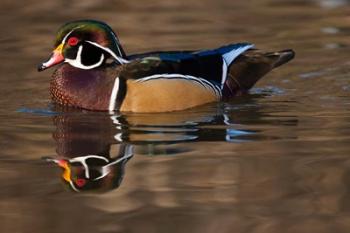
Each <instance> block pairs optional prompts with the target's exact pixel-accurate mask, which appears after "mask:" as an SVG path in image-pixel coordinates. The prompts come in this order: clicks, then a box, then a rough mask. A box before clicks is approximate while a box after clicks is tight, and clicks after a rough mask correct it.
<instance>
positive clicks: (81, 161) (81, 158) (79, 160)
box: [69, 155, 108, 179]
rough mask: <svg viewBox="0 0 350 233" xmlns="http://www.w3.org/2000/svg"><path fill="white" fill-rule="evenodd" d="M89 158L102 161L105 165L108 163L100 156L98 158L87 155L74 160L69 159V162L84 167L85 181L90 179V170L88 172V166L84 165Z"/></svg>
mask: <svg viewBox="0 0 350 233" xmlns="http://www.w3.org/2000/svg"><path fill="white" fill-rule="evenodd" d="M89 158H96V159H102V160H104V161H106V163H108V159H106V158H105V157H102V156H98V155H87V156H81V157H76V158H74V159H70V160H69V162H70V163H72V162H79V163H81V164H82V165H83V166H84V169H85V177H86V178H87V179H89V178H90V170H89V166H88V165H87V164H86V160H87V159H89Z"/></svg>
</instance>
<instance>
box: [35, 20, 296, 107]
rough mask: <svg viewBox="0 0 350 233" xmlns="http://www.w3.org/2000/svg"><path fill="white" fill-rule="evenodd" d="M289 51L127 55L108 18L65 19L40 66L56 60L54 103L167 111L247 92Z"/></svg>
mask: <svg viewBox="0 0 350 233" xmlns="http://www.w3.org/2000/svg"><path fill="white" fill-rule="evenodd" d="M293 57H294V52H293V50H289V49H288V50H282V51H278V52H263V51H261V50H258V49H255V48H254V45H253V44H250V43H238V44H229V45H226V46H223V47H220V48H217V49H212V50H200V51H169V52H149V53H144V54H135V55H130V56H127V55H126V53H125V52H124V50H123V48H122V46H121V44H120V42H119V39H118V37H117V35H116V34H115V33H114V32H113V30H112V29H111V28H110V27H109V26H108V25H107V24H105V23H103V22H99V21H95V20H79V21H73V22H69V23H67V24H65V25H63V26H62V27H61V28H60V29H59V30H58V33H57V36H56V40H55V43H54V50H53V53H52V55H51V57H50V58H49V59H48V60H47V61H46V62H44V63H42V64H41V65H39V67H38V70H39V71H42V70H45V69H47V68H49V67H52V66H54V65H58V64H60V65H59V66H58V68H57V69H56V70H55V72H54V74H53V76H52V81H51V87H50V92H51V97H52V100H53V102H55V103H58V104H61V105H68V106H73V107H78V108H83V109H88V110H95V111H112V112H113V111H126V112H168V111H176V110H184V109H187V108H192V107H195V106H198V105H202V104H206V103H210V102H215V101H220V100H228V99H230V98H232V97H234V96H237V95H240V94H242V93H246V92H247V91H248V90H249V89H250V88H251V87H252V86H253V85H254V84H255V83H256V82H257V81H258V80H259V79H260V78H261V77H262V76H264V75H265V74H266V73H268V72H269V71H270V70H272V69H274V68H276V67H278V66H280V65H282V64H284V63H286V62H288V61H289V60H291V59H292V58H293Z"/></svg>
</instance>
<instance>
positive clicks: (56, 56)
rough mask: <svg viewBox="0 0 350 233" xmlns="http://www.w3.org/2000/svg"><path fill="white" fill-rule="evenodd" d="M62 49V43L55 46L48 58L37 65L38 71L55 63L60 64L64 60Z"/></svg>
mask: <svg viewBox="0 0 350 233" xmlns="http://www.w3.org/2000/svg"><path fill="white" fill-rule="evenodd" d="M62 50H63V44H60V45H59V46H57V48H56V49H55V50H54V51H53V53H52V55H51V57H50V58H49V60H48V61H46V62H44V63H42V64H40V65H39V66H38V71H43V70H45V69H47V68H50V67H52V66H54V65H56V64H60V63H62V62H63V61H64V57H63V54H62Z"/></svg>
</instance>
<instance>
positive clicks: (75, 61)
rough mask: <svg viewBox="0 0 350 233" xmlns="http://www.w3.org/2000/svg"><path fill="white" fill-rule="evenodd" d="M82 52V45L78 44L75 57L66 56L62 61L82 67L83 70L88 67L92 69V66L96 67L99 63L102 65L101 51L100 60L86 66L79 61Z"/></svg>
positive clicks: (102, 56)
mask: <svg viewBox="0 0 350 233" xmlns="http://www.w3.org/2000/svg"><path fill="white" fill-rule="evenodd" d="M82 52H83V46H82V45H80V46H79V48H78V53H77V56H76V58H75V59H68V58H66V59H65V60H64V61H65V62H67V63H68V64H70V65H71V66H74V67H77V68H79V69H84V70H90V69H93V68H96V67H99V66H100V65H102V63H103V60H104V58H105V56H104V55H103V53H102V54H101V58H100V60H99V61H98V62H97V63H95V64H93V65H90V66H86V65H84V64H83V63H81V54H82Z"/></svg>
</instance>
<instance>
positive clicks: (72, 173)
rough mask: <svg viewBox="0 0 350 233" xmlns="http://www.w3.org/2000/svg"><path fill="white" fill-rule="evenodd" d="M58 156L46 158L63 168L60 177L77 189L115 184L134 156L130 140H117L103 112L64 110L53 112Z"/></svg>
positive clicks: (109, 188) (89, 188)
mask: <svg viewBox="0 0 350 233" xmlns="http://www.w3.org/2000/svg"><path fill="white" fill-rule="evenodd" d="M53 119H54V124H55V126H56V130H55V132H54V133H53V138H54V139H55V141H56V145H57V148H56V152H57V157H55V158H53V157H47V158H45V159H46V160H47V161H48V162H52V163H54V164H56V165H57V166H59V167H61V168H62V175H61V178H62V180H63V181H64V183H65V184H67V185H68V187H69V188H70V189H71V190H73V191H76V192H81V191H101V192H104V191H109V190H112V189H115V188H118V187H119V185H120V184H121V181H122V179H123V175H124V169H125V165H126V163H127V162H128V161H129V159H130V158H131V157H132V156H133V146H132V145H131V144H126V143H119V144H117V145H115V147H116V148H112V146H113V144H115V143H116V141H115V140H114V138H113V136H114V135H115V134H117V131H118V130H117V129H116V128H115V127H113V124H112V123H111V122H112V121H111V120H110V118H109V117H108V116H106V115H101V114H94V113H92V114H89V113H74V112H66V113H64V114H60V115H58V116H54V118H53Z"/></svg>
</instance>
